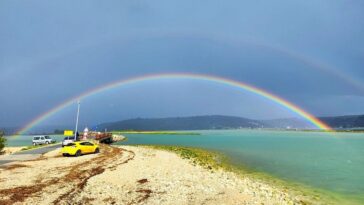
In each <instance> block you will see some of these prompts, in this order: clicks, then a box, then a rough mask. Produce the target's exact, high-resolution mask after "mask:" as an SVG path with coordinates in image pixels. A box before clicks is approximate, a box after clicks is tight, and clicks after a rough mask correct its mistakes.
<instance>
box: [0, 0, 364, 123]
mask: <svg viewBox="0 0 364 205" xmlns="http://www.w3.org/2000/svg"><path fill="white" fill-rule="evenodd" d="M363 10H364V5H363V3H361V1H345V2H344V1H339V0H335V1H332V0H331V1H304V2H302V1H288V0H287V1H269V2H267V1H230V2H228V3H227V2H225V3H222V2H221V1H210V2H209V3H206V2H196V1H108V2H103V1H77V2H74V1H57V2H53V1H52V2H49V1H2V2H1V3H0V25H1V29H0V44H1V46H0V79H1V81H0V92H1V93H2V96H3V97H2V98H1V102H0V103H1V110H0V125H19V124H23V123H25V122H26V121H28V120H30V119H31V118H33V117H35V116H37V115H38V114H40V113H42V112H44V111H46V110H47V109H50V108H52V107H53V106H55V105H57V104H58V103H60V102H62V101H64V100H65V99H68V98H70V97H72V96H76V95H78V94H79V93H82V92H84V91H87V90H89V89H91V88H93V87H97V86H99V85H102V84H105V83H107V82H111V81H115V80H118V79H122V78H129V77H131V76H138V75H144V74H147V73H163V72H193V73H206V74H212V75H219V76H224V77H227V78H232V79H236V80H240V81H244V82H248V83H251V84H253V85H256V86H258V87H262V88H264V89H267V90H269V91H271V92H273V93H275V94H278V95H280V96H282V97H284V98H286V99H289V100H290V101H292V102H294V103H296V104H298V105H300V106H302V107H304V108H306V109H307V110H309V111H310V112H312V113H314V114H315V115H337V114H346V113H350V114H359V113H362V112H363V109H362V108H361V107H360V106H358V105H360V103H361V102H362V101H363V99H362V98H363V90H361V89H358V86H356V87H355V85H354V83H351V82H350V81H351V80H353V79H354V78H355V80H356V81H357V82H361V81H363V80H364V69H363V65H364V60H363V59H364V58H363V57H364V38H363V36H364V25H363V24H364V22H363V21H361V19H364V12H362V11H363ZM300 56H301V57H300ZM303 57H304V58H303ZM307 62H309V63H307ZM322 65H324V67H326V68H329V69H326V70H325V69H324V70H323V69H320V66H322ZM331 68H332V69H335V70H336V71H335V72H332V71H330V69H331ZM341 72H343V73H346V76H354V77H350V78H347V77H345V79H343V77H342V76H341V77H340V75H338V74H340V73H341ZM345 80H346V81H345ZM154 86H157V87H158V85H154ZM196 86H197V85H196ZM198 86H201V85H198ZM167 87H168V86H167ZM161 88H162V87H161ZM173 89H176V87H175V86H172V85H170V90H164V91H163V92H165V93H168V94H169V95H172V93H173ZM191 89H192V90H194V89H197V87H196V88H191ZM363 89H364V88H363ZM124 92H127V91H124ZM147 92H148V90H147V89H145V90H144V91H143V90H138V93H137V94H135V97H136V96H137V95H139V94H140V93H143V95H146V96H150V98H153V96H152V95H148V93H147ZM180 92H181V94H180V96H179V97H180V98H178V99H177V98H176V99H175V100H174V101H173V97H171V98H170V99H168V100H165V101H164V102H165V104H166V105H167V104H171V103H172V104H173V103H174V104H175V105H176V106H178V107H179V109H178V112H174V111H173V110H164V111H160V112H158V109H159V108H158V107H157V106H154V107H150V109H147V108H148V105H145V109H142V111H141V110H140V109H133V108H129V109H128V113H126V111H125V107H123V106H114V107H113V109H115V111H114V112H113V113H120V118H126V117H134V116H150V117H152V116H155V117H159V116H168V115H169V116H172V115H183V113H187V114H191V115H192V114H194V113H195V114H209V113H210V114H214V113H220V114H224V113H227V114H234V113H236V114H237V115H241V116H249V117H252V118H254V117H257V118H265V117H264V116H263V115H262V113H261V112H259V109H250V110H249V109H248V110H246V109H240V107H241V105H242V103H243V104H244V102H242V103H241V102H240V101H239V102H236V103H235V104H234V103H233V104H231V102H232V101H235V100H236V96H235V95H236V94H234V93H231V95H230V96H228V95H226V94H224V91H221V90H220V91H219V92H207V91H206V96H205V97H206V98H205V99H200V101H197V100H196V99H199V96H200V93H194V92H190V93H189V92H185V91H184V92H182V91H180ZM154 96H155V95H154ZM216 96H217V97H218V96H223V99H226V100H225V101H221V102H219V101H218V100H217V99H216V98H215V97H216ZM348 96H349V97H348ZM159 97H161V96H159ZM109 98H110V99H113V101H114V102H115V103H114V104H116V105H117V104H118V101H123V102H125V101H128V102H125V103H126V104H125V106H127V105H128V106H130V105H133V104H140V103H141V102H140V101H138V102H136V100H134V101H133V99H135V98H134V96H130V97H129V98H128V99H125V97H124V96H119V97H118V94H114V96H109ZM249 98H254V97H249ZM181 99H185V101H184V102H181ZM193 99H195V100H193ZM218 99H219V98H218ZM220 99H222V98H220ZM244 99H246V101H249V100H248V99H247V98H244ZM244 99H240V100H242V101H245V100H244ZM154 100H155V99H154ZM203 100H214V101H215V102H216V101H217V102H218V103H217V104H216V105H214V109H208V108H207V107H206V106H202V105H201V106H200V107H199V108H192V104H193V103H194V104H195V105H198V104H199V102H203ZM250 100H251V99H250ZM344 102H345V103H344ZM103 103H104V102H102V100H100V99H99V100H97V99H95V100H94V101H93V103H92V106H93V107H100V106H101V105H104V104H103ZM182 103H186V104H188V105H190V107H188V106H182ZM229 103H230V104H229ZM155 104H158V103H157V102H155ZM268 104H269V103H268ZM268 104H267V106H268ZM218 105H219V106H218ZM349 105H353V106H349ZM139 107H140V106H139ZM204 107H205V108H204ZM226 107H229V109H226ZM110 109H111V108H110ZM201 109H202V110H201ZM156 110H157V111H156ZM237 110H241V111H240V112H239V111H237ZM274 110H276V108H275V109H272V110H271V112H270V114H271V116H272V117H279V112H278V114H277V112H276V111H274ZM278 110H279V109H278ZM213 112H214V113H213ZM286 115H287V113H285V112H282V116H286ZM88 118H90V119H93V118H97V120H96V119H95V120H94V122H96V121H104V120H105V121H108V117H107V116H106V115H100V113H97V112H96V111H92V110H90V113H89V116H88ZM100 118H101V119H100ZM113 118H115V119H117V116H116V115H115V116H113ZM266 118H269V116H268V117H266ZM90 122H91V123H92V122H93V120H90Z"/></svg>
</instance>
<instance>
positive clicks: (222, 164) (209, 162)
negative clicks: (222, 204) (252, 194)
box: [132, 145, 361, 205]
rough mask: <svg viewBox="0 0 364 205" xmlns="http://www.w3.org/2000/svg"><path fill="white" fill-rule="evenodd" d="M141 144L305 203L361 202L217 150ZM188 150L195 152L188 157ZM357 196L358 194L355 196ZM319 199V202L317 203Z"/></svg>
mask: <svg viewBox="0 0 364 205" xmlns="http://www.w3.org/2000/svg"><path fill="white" fill-rule="evenodd" d="M132 146H141V147H147V148H153V149H160V150H167V151H170V152H174V153H176V154H178V155H179V156H180V157H181V158H183V159H187V160H191V161H192V162H193V161H194V160H193V158H194V159H197V161H202V164H201V163H197V164H198V165H199V166H203V167H205V168H206V167H211V168H212V169H217V170H219V169H220V170H223V171H224V172H232V173H234V174H236V175H238V176H239V177H240V178H246V177H247V178H250V179H251V180H253V181H257V182H261V183H264V184H267V185H270V186H272V187H275V188H278V189H281V190H285V191H287V193H288V194H290V195H292V196H295V197H299V198H300V200H302V202H304V204H341V205H342V204H360V199H361V198H360V199H359V198H358V199H353V198H349V197H348V196H345V195H343V194H339V193H335V192H330V191H327V190H323V189H319V188H315V187H309V186H307V185H305V184H302V183H298V182H293V181H288V180H283V179H280V178H279V177H277V176H273V175H270V174H268V173H265V172H260V171H257V170H254V169H251V168H249V167H246V166H244V165H235V164H233V163H232V162H231V161H230V160H229V159H228V157H227V156H226V155H224V154H223V153H221V152H218V151H215V150H208V149H203V148H195V147H184V146H170V145H132ZM186 151H187V152H189V151H191V152H194V153H193V154H190V155H189V156H194V157H187V155H186ZM355 197H357V196H355ZM317 200H319V203H317Z"/></svg>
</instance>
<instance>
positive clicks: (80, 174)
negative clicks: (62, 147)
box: [0, 145, 303, 205]
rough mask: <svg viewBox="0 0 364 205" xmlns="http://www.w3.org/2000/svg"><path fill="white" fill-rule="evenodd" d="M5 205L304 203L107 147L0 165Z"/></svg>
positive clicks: (249, 183) (169, 159)
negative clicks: (86, 153) (83, 152)
mask: <svg viewBox="0 0 364 205" xmlns="http://www.w3.org/2000/svg"><path fill="white" fill-rule="evenodd" d="M0 204H4V205H6V204H156V205H157V204H218V205H221V204H303V202H301V201H300V200H299V199H298V198H297V197H294V196H291V195H289V194H287V193H285V192H284V191H282V190H279V189H278V188H276V187H272V186H270V185H267V184H264V183H262V182H256V181H253V180H251V179H249V178H244V177H241V176H237V175H235V174H234V173H231V172H226V171H222V170H215V171H212V170H208V169H205V168H203V167H200V166H197V165H194V164H193V163H191V162H190V161H189V160H186V159H182V158H180V157H179V156H178V155H177V154H175V153H171V152H168V151H162V150H155V149H151V148H146V147H135V146H121V147H111V146H106V145H103V146H102V147H101V153H99V154H90V155H84V156H81V157H77V158H76V157H62V156H60V154H59V150H56V151H52V152H50V153H47V154H45V155H43V156H42V157H41V158H39V159H37V160H32V161H25V162H16V163H12V164H10V165H8V166H7V167H3V168H0Z"/></svg>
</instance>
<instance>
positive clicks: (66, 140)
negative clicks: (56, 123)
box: [62, 137, 75, 147]
mask: <svg viewBox="0 0 364 205" xmlns="http://www.w3.org/2000/svg"><path fill="white" fill-rule="evenodd" d="M74 141H75V137H65V138H64V139H63V141H62V147H64V146H66V145H68V144H69V143H72V142H74Z"/></svg>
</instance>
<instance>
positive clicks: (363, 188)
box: [120, 130, 364, 199]
mask: <svg viewBox="0 0 364 205" xmlns="http://www.w3.org/2000/svg"><path fill="white" fill-rule="evenodd" d="M198 132H199V133H201V135H144V134H126V136H127V137H128V140H127V141H126V142H121V143H120V144H155V145H182V146H194V147H201V148H207V149H211V150H217V151H221V152H223V153H224V154H226V155H227V156H228V157H229V158H230V159H231V161H232V162H233V163H234V164H236V165H244V166H247V167H250V168H252V169H254V170H257V171H262V172H266V173H269V174H271V175H273V176H277V177H279V178H281V179H285V180H289V181H292V182H298V183H303V184H305V185H308V186H311V187H316V188H320V189H325V190H329V191H333V192H337V193H341V194H344V195H355V196H363V197H364V135H363V134H350V133H339V134H333V133H321V132H290V131H259V130H238V131H235V130H234V131H232V130H228V131H227V130H223V131H198ZM363 199H364V198H363Z"/></svg>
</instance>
